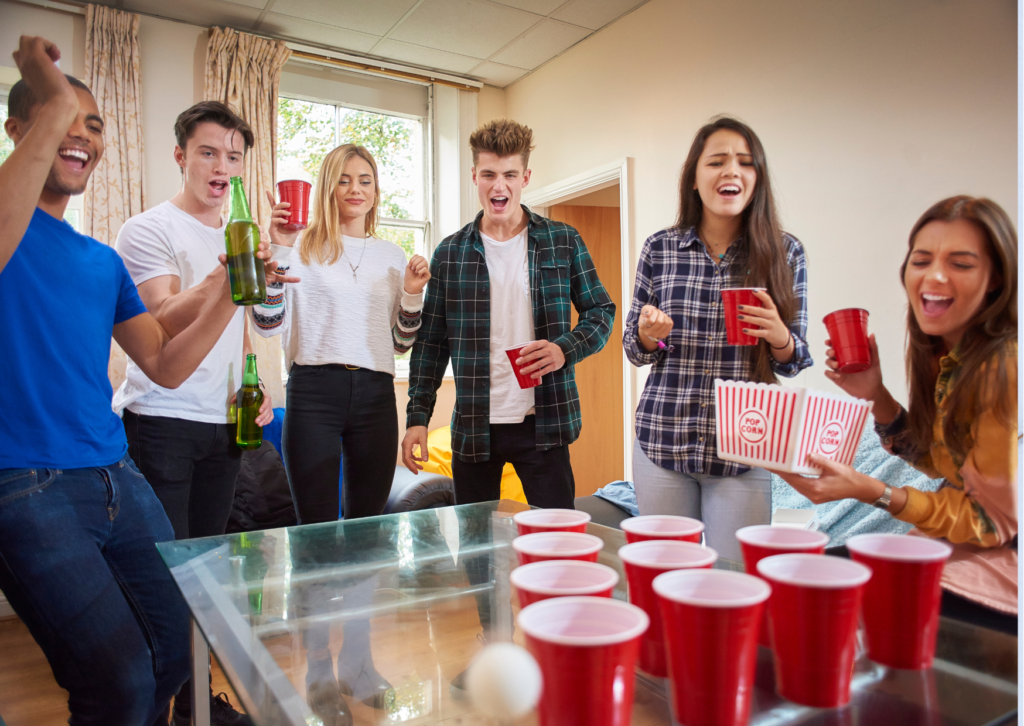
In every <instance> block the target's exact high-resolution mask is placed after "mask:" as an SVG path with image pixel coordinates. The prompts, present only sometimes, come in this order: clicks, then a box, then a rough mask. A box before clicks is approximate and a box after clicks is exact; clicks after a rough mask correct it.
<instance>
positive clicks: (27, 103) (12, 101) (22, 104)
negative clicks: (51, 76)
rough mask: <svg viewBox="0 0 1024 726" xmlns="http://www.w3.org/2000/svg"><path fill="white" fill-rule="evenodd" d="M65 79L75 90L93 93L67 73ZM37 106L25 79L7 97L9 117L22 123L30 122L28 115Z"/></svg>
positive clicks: (14, 86)
mask: <svg viewBox="0 0 1024 726" xmlns="http://www.w3.org/2000/svg"><path fill="white" fill-rule="evenodd" d="M64 77H65V78H67V79H68V83H70V84H71V86H72V87H73V88H81V89H82V90H83V91H88V92H89V93H90V94H91V93H92V90H91V89H90V88H89V87H88V86H87V85H85V84H84V83H82V82H81V81H80V80H78V79H77V78H75V77H74V76H69V75H68V74H67V73H65V74H64ZM35 105H36V96H35V94H34V93H32V89H31V88H29V87H28V84H27V83H25V81H24V79H19V80H18V82H17V83H15V84H14V85H13V86H11V92H10V95H9V96H8V97H7V114H8V115H9V116H13V117H14V118H16V119H20V120H21V121H28V115H29V114H30V113H31V112H32V107H33V106H35Z"/></svg>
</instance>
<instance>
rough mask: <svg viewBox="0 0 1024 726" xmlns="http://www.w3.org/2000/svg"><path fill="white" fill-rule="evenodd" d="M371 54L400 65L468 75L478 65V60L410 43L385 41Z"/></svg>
mask: <svg viewBox="0 0 1024 726" xmlns="http://www.w3.org/2000/svg"><path fill="white" fill-rule="evenodd" d="M373 54H374V55H376V56H380V57H381V58H387V59H389V60H395V61H398V62H400V63H412V64H413V65H417V66H421V67H424V68H436V69H437V70H439V71H448V72H449V73H469V72H470V71H471V70H473V69H474V68H476V67H477V66H478V65H479V64H480V59H479V58H470V57H469V56H465V55H458V54H456V53H448V52H446V51H443V50H434V49H433V48H424V47H423V46H420V45H412V44H411V43H400V42H398V41H397V40H385V41H384V42H383V43H380V44H379V45H377V46H376V47H375V48H374V49H373Z"/></svg>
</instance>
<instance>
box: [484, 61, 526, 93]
mask: <svg viewBox="0 0 1024 726" xmlns="http://www.w3.org/2000/svg"><path fill="white" fill-rule="evenodd" d="M527 73H529V71H524V70H523V69H522V68H513V67H512V66H503V65H501V64H500V63H491V62H490V61H487V62H486V63H481V64H480V65H479V66H477V67H476V68H474V69H473V72H472V73H470V75H471V76H473V77H474V78H477V79H479V80H481V81H483V82H484V83H486V84H488V85H491V86H497V87H498V88H504V87H505V86H507V85H508V84H510V83H512V82H514V81H518V80H519V79H520V78H522V77H523V76H525V75H526V74H527Z"/></svg>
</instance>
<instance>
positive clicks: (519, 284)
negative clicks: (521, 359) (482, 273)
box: [480, 229, 536, 424]
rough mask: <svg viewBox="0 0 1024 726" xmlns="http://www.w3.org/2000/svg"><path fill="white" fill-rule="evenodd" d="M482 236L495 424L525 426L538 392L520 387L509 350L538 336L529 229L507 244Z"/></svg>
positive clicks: (492, 419)
mask: <svg viewBox="0 0 1024 726" xmlns="http://www.w3.org/2000/svg"><path fill="white" fill-rule="evenodd" d="M480 237H481V239H482V240H483V243H484V260H485V261H486V262H487V276H488V277H489V278H490V286H491V423H497V424H503V423H522V422H523V419H524V418H526V417H527V416H529V415H531V414H532V413H533V412H534V395H533V393H534V389H533V388H526V389H523V388H520V387H519V382H518V381H516V374H515V373H514V372H513V371H512V363H511V362H510V361H509V359H508V355H507V354H506V353H505V349H506V348H510V347H512V346H513V345H519V344H520V343H528V342H530V341H532V340H533V339H534V337H535V336H536V331H535V329H534V326H533V304H532V302H531V301H530V266H529V264H528V263H527V259H526V250H527V245H526V230H525V229H524V230H523V231H522V232H520V233H519V234H517V235H516V236H515V237H512V238H511V239H508V240H505V241H504V242H498V241H497V240H493V239H491V238H490V237H488V236H487V235H484V234H481V235H480Z"/></svg>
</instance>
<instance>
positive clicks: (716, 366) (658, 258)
mask: <svg viewBox="0 0 1024 726" xmlns="http://www.w3.org/2000/svg"><path fill="white" fill-rule="evenodd" d="M785 243H786V260H787V262H788V263H789V267H790V269H792V270H793V292H794V293H795V294H796V297H797V300H798V303H799V304H798V308H797V313H796V317H795V319H794V320H793V322H792V324H791V325H790V326H789V329H790V331H791V332H792V333H793V342H794V345H795V350H794V351H793V357H792V358H791V359H790V361H789V362H788V363H785V364H782V363H779V362H778V361H776V360H775V359H774V358H773V359H772V368H773V370H774V371H775V373H776V374H778V375H781V376H787V377H792V376H795V375H796V374H797V373H799V372H800V371H801V370H803V369H804V368H808V367H809V366H811V365H812V364H813V362H814V361H812V360H811V354H810V351H809V350H808V348H807V342H806V341H807V263H806V260H805V258H804V250H803V245H801V244H800V242H799V240H797V239H796V238H795V237H792V236H790V235H785ZM741 248H742V245H740V244H733V245H731V246H730V247H729V250H728V251H727V252H726V253H725V257H724V258H723V259H722V261H721V263H720V264H717V265H716V264H715V263H714V261H712V259H711V257H710V256H709V255H708V253H707V251H706V250H705V249H704V245H703V244H702V243H701V241H700V239H699V238H698V236H697V232H696V230H694V229H692V228H691V229H689V230H687V232H686V233H685V234H680V232H679V230H677V229H674V228H673V229H665V230H662V231H661V232H658V233H657V234H654V235H652V236H651V237H649V238H648V240H647V241H646V242H645V243H644V247H643V250H642V251H641V253H640V263H639V265H638V266H637V271H636V285H635V287H634V290H633V305H632V306H631V307H630V310H629V314H628V315H627V316H626V322H625V325H623V330H622V345H623V348H625V350H626V357H627V358H629V360H630V362H631V363H633V365H636V366H643V365H648V364H650V365H651V372H650V375H649V376H648V378H647V385H646V386H645V387H644V392H643V394H642V395H641V397H640V402H639V405H638V406H637V410H636V436H637V440H638V441H639V442H640V448H641V449H643V452H644V453H645V454H647V456H648V458H649V459H650V460H651V461H653V462H654V463H655V464H657V465H658V466H660V467H662V468H665V469H671V470H674V471H681V472H684V473H687V474H710V475H712V476H735V475H736V474H740V473H743V472H745V471H748V470H749V469H750V467H749V466H744V465H742V464H736V463H733V462H731V461H722V460H721V459H719V458H718V455H717V452H718V449H717V445H716V435H715V379H716V378H722V379H724V380H735V381H749V380H751V379H752V376H753V365H752V364H751V362H750V359H749V353H748V351H749V350H750V348H748V347H747V346H737V345H728V344H727V343H726V335H725V317H724V316H723V314H722V289H723V288H729V287H746V286H748V282H747V280H746V273H747V270H745V269H741V268H742V267H743V262H742V259H738V257H739V256H740V255H741ZM648 304H650V305H654V306H655V307H657V308H658V309H659V310H661V311H662V312H664V313H667V314H668V315H670V316H671V317H672V322H673V323H674V325H673V328H672V332H671V333H670V334H669V336H668V340H667V342H668V343H669V344H670V345H672V346H675V349H674V350H672V351H669V350H668V349H667V348H666V349H657V350H655V351H654V352H653V353H651V352H648V351H646V350H645V349H644V348H643V347H642V346H641V345H640V342H639V340H638V338H637V332H638V330H637V326H638V324H639V321H640V310H641V309H642V308H643V306H644V305H648Z"/></svg>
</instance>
